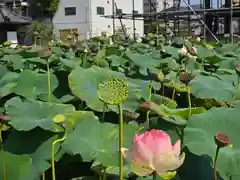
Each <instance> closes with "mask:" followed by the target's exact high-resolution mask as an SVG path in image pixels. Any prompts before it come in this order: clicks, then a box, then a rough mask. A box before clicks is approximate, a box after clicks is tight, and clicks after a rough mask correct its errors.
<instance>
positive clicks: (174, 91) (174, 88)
mask: <svg viewBox="0 0 240 180" xmlns="http://www.w3.org/2000/svg"><path fill="white" fill-rule="evenodd" d="M179 72H180V69H178V71H177V74H176V77H175V81H174V87H173V93H172V100H174V98H175V93H176V87H175V86H176V84H177V79H178V74H179Z"/></svg>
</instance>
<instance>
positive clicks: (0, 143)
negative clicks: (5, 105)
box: [0, 130, 7, 180]
mask: <svg viewBox="0 0 240 180" xmlns="http://www.w3.org/2000/svg"><path fill="white" fill-rule="evenodd" d="M0 146H1V160H2V173H3V180H7V174H6V163H5V157H4V150H3V139H2V130H0Z"/></svg>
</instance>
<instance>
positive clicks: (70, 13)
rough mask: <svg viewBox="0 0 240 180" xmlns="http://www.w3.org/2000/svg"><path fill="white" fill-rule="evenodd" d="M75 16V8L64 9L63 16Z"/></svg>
mask: <svg viewBox="0 0 240 180" xmlns="http://www.w3.org/2000/svg"><path fill="white" fill-rule="evenodd" d="M75 15H76V7H66V8H65V16H75Z"/></svg>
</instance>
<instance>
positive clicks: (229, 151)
mask: <svg viewBox="0 0 240 180" xmlns="http://www.w3.org/2000/svg"><path fill="white" fill-rule="evenodd" d="M239 128H240V122H239V109H238V108H232V109H229V108H212V109H210V110H209V111H208V112H205V113H202V114H198V115H193V116H192V117H191V119H190V120H189V121H188V124H187V127H186V128H185V130H184V144H185V145H186V146H187V147H188V148H189V150H190V151H191V152H192V153H194V154H196V155H199V156H201V155H208V156H210V157H211V158H212V160H214V157H215V152H216V148H217V147H216V144H215V140H214V136H215V135H216V133H217V132H220V133H223V134H225V135H227V136H229V138H230V143H231V144H232V148H231V147H224V148H221V149H220V151H219V154H218V160H217V171H218V172H219V173H220V175H221V176H222V177H223V178H224V179H227V178H228V175H234V174H239V169H240V142H239Z"/></svg>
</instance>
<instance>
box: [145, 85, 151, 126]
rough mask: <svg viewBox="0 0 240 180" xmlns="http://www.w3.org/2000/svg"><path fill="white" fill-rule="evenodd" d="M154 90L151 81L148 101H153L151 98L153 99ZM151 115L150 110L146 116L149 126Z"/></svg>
mask: <svg viewBox="0 0 240 180" xmlns="http://www.w3.org/2000/svg"><path fill="white" fill-rule="evenodd" d="M152 88H153V85H152V81H150V84H149V88H148V101H151V98H152ZM149 114H150V110H148V111H147V114H146V121H147V124H148V126H149Z"/></svg>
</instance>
